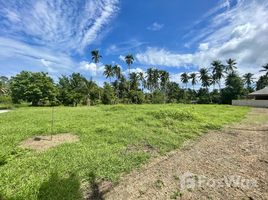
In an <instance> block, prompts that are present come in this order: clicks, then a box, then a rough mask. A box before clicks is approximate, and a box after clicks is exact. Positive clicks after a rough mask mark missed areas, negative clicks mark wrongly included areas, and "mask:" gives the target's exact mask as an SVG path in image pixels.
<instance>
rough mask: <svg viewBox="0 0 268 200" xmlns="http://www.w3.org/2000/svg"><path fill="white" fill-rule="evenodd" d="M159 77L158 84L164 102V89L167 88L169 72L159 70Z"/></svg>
mask: <svg viewBox="0 0 268 200" xmlns="http://www.w3.org/2000/svg"><path fill="white" fill-rule="evenodd" d="M159 77H160V86H161V88H162V89H163V90H164V103H166V90H167V83H168V82H169V73H168V72H167V71H165V70H160V71H159Z"/></svg>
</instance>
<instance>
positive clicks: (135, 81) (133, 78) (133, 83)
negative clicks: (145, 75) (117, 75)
mask: <svg viewBox="0 0 268 200" xmlns="http://www.w3.org/2000/svg"><path fill="white" fill-rule="evenodd" d="M129 82H130V88H131V89H132V90H135V91H136V90H138V88H139V76H138V74H137V73H135V72H132V73H131V74H130V78H129Z"/></svg>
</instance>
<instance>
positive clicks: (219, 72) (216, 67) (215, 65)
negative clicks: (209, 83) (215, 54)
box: [211, 60, 225, 91]
mask: <svg viewBox="0 0 268 200" xmlns="http://www.w3.org/2000/svg"><path fill="white" fill-rule="evenodd" d="M211 65H212V74H213V78H215V80H216V82H217V83H218V85H219V90H220V91H221V79H222V78H223V77H224V74H223V73H224V68H225V66H224V65H223V64H222V63H221V61H219V60H215V61H213V62H212V63H211Z"/></svg>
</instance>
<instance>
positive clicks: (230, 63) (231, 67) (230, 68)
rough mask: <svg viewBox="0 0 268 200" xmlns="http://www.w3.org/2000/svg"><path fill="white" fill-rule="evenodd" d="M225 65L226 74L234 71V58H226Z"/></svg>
mask: <svg viewBox="0 0 268 200" xmlns="http://www.w3.org/2000/svg"><path fill="white" fill-rule="evenodd" d="M226 63H227V65H226V66H225V72H226V73H227V74H229V73H231V72H234V71H235V70H236V69H237V67H236V66H235V65H236V64H237V63H236V61H235V60H234V59H231V58H229V59H228V60H226Z"/></svg>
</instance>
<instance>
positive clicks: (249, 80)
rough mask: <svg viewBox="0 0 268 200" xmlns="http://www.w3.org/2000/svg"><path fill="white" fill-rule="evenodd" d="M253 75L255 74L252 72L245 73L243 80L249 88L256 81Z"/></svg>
mask: <svg viewBox="0 0 268 200" xmlns="http://www.w3.org/2000/svg"><path fill="white" fill-rule="evenodd" d="M253 76H254V74H252V73H246V74H244V75H243V81H244V83H245V85H246V86H247V88H248V89H249V88H250V86H251V84H252V83H253V81H254V78H253Z"/></svg>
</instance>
